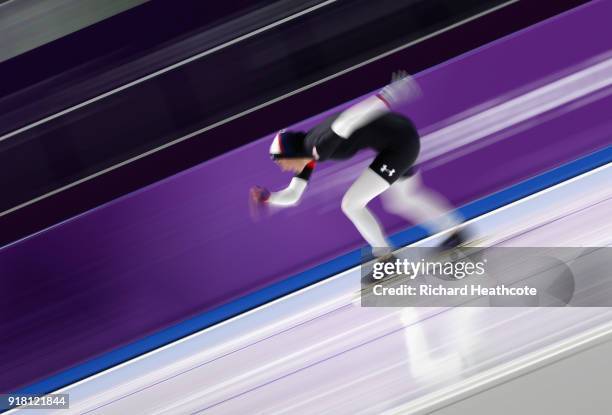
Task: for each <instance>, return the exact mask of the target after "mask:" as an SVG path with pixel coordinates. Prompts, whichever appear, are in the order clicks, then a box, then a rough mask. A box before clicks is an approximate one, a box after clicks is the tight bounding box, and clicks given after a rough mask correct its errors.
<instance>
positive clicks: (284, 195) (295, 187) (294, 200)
mask: <svg viewBox="0 0 612 415" xmlns="http://www.w3.org/2000/svg"><path fill="white" fill-rule="evenodd" d="M307 185H308V182H307V181H306V180H304V179H300V178H299V177H294V178H293V179H291V182H290V183H289V186H287V187H286V188H284V189H283V190H279V191H278V192H272V193H270V197H269V198H268V200H267V202H268V203H269V204H271V205H273V206H282V207H286V206H295V205H297V204H298V202H299V201H300V199H301V198H302V195H303V194H304V191H305V190H306V186H307Z"/></svg>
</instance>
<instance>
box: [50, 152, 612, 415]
mask: <svg viewBox="0 0 612 415" xmlns="http://www.w3.org/2000/svg"><path fill="white" fill-rule="evenodd" d="M611 180H612V164H611V163H609V164H607V165H605V166H602V167H600V168H597V169H595V170H592V171H590V172H588V173H585V174H582V175H580V176H578V177H576V178H574V179H570V180H568V181H565V182H563V183H560V184H558V185H555V186H553V187H551V188H548V189H546V190H543V191H541V192H538V193H536V194H534V195H531V196H529V197H526V198H524V199H521V200H519V201H517V202H515V203H512V204H510V205H507V206H504V207H502V208H499V209H497V210H495V211H492V212H490V213H487V214H485V215H483V216H481V217H478V218H475V219H474V220H472V221H471V225H472V226H473V227H474V229H475V230H476V232H477V233H478V237H479V241H480V242H481V244H482V245H483V246H494V245H503V246H513V245H519V246H609V245H610V244H611V243H612V223H610V221H609V220H607V217H608V214H609V211H610V209H612V188H610V186H609V183H610V181H611ZM595 224H597V226H594V225H595ZM444 236H445V235H444V234H438V235H435V236H433V237H431V238H428V239H426V240H424V241H422V242H420V243H419V244H423V245H434V244H436V243H437V241H439V240H440V239H441V238H443V237H444ZM581 277H584V278H585V279H588V275H584V274H583V275H581ZM359 279H360V272H359V269H358V268H356V269H352V270H349V271H346V272H344V273H342V274H339V275H337V276H335V277H333V278H330V279H328V280H326V281H324V282H322V283H319V284H316V285H314V286H310V287H308V288H306V289H303V290H301V291H299V292H297V293H294V294H292V295H290V296H287V297H285V298H283V299H280V300H278V301H275V302H273V303H270V304H268V305H266V306H264V307H260V308H258V309H256V310H253V311H251V312H249V313H246V314H244V315H242V316H239V317H236V318H234V319H232V320H229V321H227V322H225V323H223V324H220V325H218V326H216V327H213V328H210V329H207V330H204V331H202V332H200V333H198V334H195V335H193V336H191V337H189V338H188V339H184V340H182V341H179V342H177V343H175V344H172V345H170V346H168V347H164V348H163V349H159V350H157V351H154V352H151V353H149V354H147V355H145V356H142V357H140V358H138V359H135V360H133V361H131V362H128V363H126V364H124V365H122V366H120V367H118V368H114V369H112V370H109V371H107V372H104V373H101V374H99V375H96V376H94V377H92V378H90V379H87V380H84V381H82V382H79V383H78V384H75V385H73V386H70V387H67V388H65V389H64V390H63V391H64V392H69V393H70V395H71V399H72V400H73V402H72V404H71V408H70V410H69V411H62V412H61V413H66V414H67V413H70V414H73V413H74V414H76V413H80V414H83V413H100V411H102V412H103V413H104V414H105V415H107V414H110V415H112V414H125V413H131V414H139V413H143V414H144V413H146V414H184V413H207V414H208V413H210V414H216V413H219V414H222V413H260V412H265V413H275V414H276V413H279V414H280V413H300V414H302V413H304V414H310V413H312V414H318V413H322V412H325V411H329V412H333V413H335V414H345V413H346V414H359V413H364V414H365V413H368V414H369V413H382V412H384V411H387V410H392V409H393V408H395V407H398V406H401V405H405V404H408V403H410V402H417V403H418V404H419V405H423V402H429V401H430V400H431V399H432V397H437V396H438V395H439V392H440V391H441V390H446V391H448V388H453V385H456V384H457V382H458V381H463V380H465V381H466V382H467V381H470V382H472V381H474V380H475V379H480V380H481V381H482V379H483V378H482V377H483V376H484V375H487V376H490V373H491V372H490V371H492V370H493V371H494V373H496V376H497V377H499V376H500V371H502V372H503V373H506V372H508V371H515V370H516V369H517V364H519V365H522V366H524V365H525V364H527V363H525V362H532V361H533V360H534V359H536V358H537V359H536V360H538V359H539V360H542V358H544V357H546V356H548V355H550V354H551V353H553V352H552V351H553V350H557V349H556V348H558V347H561V346H563V347H565V348H567V347H570V346H572V345H574V343H575V341H576V339H582V340H581V341H585V338H587V339H588V338H589V337H588V336H587V335H589V330H591V329H596V330H598V328H600V327H603V326H604V325H605V324H608V323H609V322H610V319H611V318H612V311H611V310H610V309H607V308H598V307H583V308H571V309H563V308H540V309H538V308H461V307H459V308H425V309H413V308H406V309H394V308H374V309H372V308H361V307H359V306H355V305H354V304H353V303H352V302H351V299H353V298H354V293H355V292H356V290H358V287H359ZM278 316H285V317H284V319H283V320H280V321H279V320H278ZM322 339H326V340H322ZM329 339H334V340H335V341H329ZM544 352H546V353H544ZM527 358H528V359H527ZM526 359H527V360H526ZM500 368H501V369H500ZM502 369H503V370H502ZM246 374H249V376H247V375H246ZM219 385H223V388H221V387H220V386H219ZM449 396H450V395H449ZM56 413H58V414H60V411H57V412H56ZM410 413H411V412H410Z"/></svg>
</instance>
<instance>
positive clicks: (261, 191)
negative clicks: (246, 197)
mask: <svg viewBox="0 0 612 415" xmlns="http://www.w3.org/2000/svg"><path fill="white" fill-rule="evenodd" d="M250 194H251V200H252V201H253V202H255V203H265V202H267V201H268V199H269V198H270V191H269V190H268V189H266V188H265V187H261V186H253V187H252V188H251V192H250Z"/></svg>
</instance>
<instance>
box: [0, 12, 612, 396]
mask: <svg viewBox="0 0 612 415" xmlns="http://www.w3.org/2000/svg"><path fill="white" fill-rule="evenodd" d="M609 16H612V2H610V1H600V2H594V3H591V4H589V5H587V6H585V7H581V8H580V9H578V10H576V11H573V12H570V13H567V14H565V15H563V16H560V17H556V18H553V19H551V20H549V21H547V22H544V23H543V24H539V25H537V26H535V27H533V28H531V29H528V30H525V31H522V32H519V33H518V34H514V35H512V36H509V37H508V38H505V39H503V40H501V41H498V42H494V43H493V44H491V45H489V46H486V47H483V48H480V49H478V50H476V51H474V52H471V53H469V54H467V55H464V56H462V57H460V58H458V59H454V60H452V61H450V62H448V63H445V64H443V65H440V66H438V67H436V68H433V69H432V70H428V71H426V72H424V73H422V74H420V75H419V81H420V84H421V85H422V87H423V91H424V97H423V98H422V99H421V100H419V101H418V102H416V103H414V104H413V105H410V106H409V107H407V108H405V111H406V114H409V115H410V117H411V118H413V120H414V121H415V123H416V125H417V126H418V127H419V129H420V130H421V131H422V132H426V131H429V130H431V129H432V128H433V126H434V125H438V126H439V125H443V124H444V123H445V120H447V119H448V118H449V117H452V116H454V115H457V114H459V113H462V112H464V111H466V110H469V109H470V108H473V107H475V106H477V105H481V104H483V103H486V102H488V101H491V100H496V99H499V98H500V97H503V98H504V99H507V98H509V97H512V96H516V95H517V94H520V93H522V92H525V91H526V90H529V89H532V88H533V87H535V86H537V85H540V84H542V83H543V82H544V81H546V82H548V81H549V80H550V79H551V77H552V79H554V78H555V77H558V76H560V75H561V74H562V73H563V71H564V70H566V69H567V68H570V67H576V66H577V65H580V64H582V63H583V62H584V61H585V60H587V59H589V58H591V57H593V56H596V55H599V54H601V53H603V52H606V51H607V50H609V49H610V46H611V42H612V41H611V40H610V39H612V29H611V28H610V24H609ZM585 28H588V30H585ZM611 107H612V99H611V98H609V97H604V98H601V99H599V100H595V101H593V102H591V103H588V104H585V105H584V106H582V107H579V108H577V109H575V110H574V111H572V112H569V113H564V112H563V109H559V110H557V111H558V114H557V115H558V116H557V117H550V119H547V120H546V121H544V120H542V122H541V123H539V124H537V125H534V126H531V127H530V128H527V129H526V130H525V131H522V132H520V133H518V134H516V135H514V136H512V137H511V138H510V139H508V140H503V141H499V142H497V143H496V144H494V145H491V146H489V147H485V148H483V149H480V150H478V151H474V152H471V153H469V154H467V155H465V156H463V157H460V158H458V159H456V160H453V161H451V162H449V163H446V164H443V165H439V166H436V167H431V165H428V164H425V165H424V166H423V172H424V178H425V181H426V182H427V183H428V184H429V185H431V186H432V187H434V188H436V189H438V190H439V191H441V192H443V193H444V194H445V195H447V196H448V197H449V198H450V199H451V200H452V201H453V202H454V203H457V204H462V203H465V202H467V201H470V200H473V199H475V198H478V197H480V196H483V195H486V194H488V193H491V192H492V191H495V190H497V189H500V188H503V187H506V186H508V185H510V184H512V183H515V182H517V181H520V180H522V179H524V178H526V177H529V176H532V175H534V174H536V173H538V172H541V171H543V170H546V169H549V168H552V167H554V166H557V165H559V164H561V163H563V162H566V161H569V160H571V159H575V158H577V157H579V156H580V155H583V154H585V153H588V152H591V151H593V150H594V149H597V148H600V147H602V146H604V145H607V144H609V143H610V142H611V140H610V131H611V129H612V128H610V116H609V114H610V112H609V109H610V108H611ZM342 108H343V107H342ZM338 109H341V108H337V109H335V110H338ZM320 118H321V116H318V117H315V118H313V119H311V120H308V121H306V122H304V123H302V124H301V125H299V127H302V128H307V127H309V126H311V125H313V124H314V123H315V122H318V121H319V120H320ZM280 127H283V126H279V128H280ZM269 139H270V137H265V138H263V139H262V140H259V141H257V142H255V143H252V144H250V145H247V146H245V147H242V148H240V149H237V150H235V151H232V152H230V153H228V154H225V155H223V156H221V157H218V158H216V159H213V160H211V161H209V162H206V163H204V164H202V165H199V166H197V167H195V168H192V169H190V170H187V171H185V172H183V173H181V174H178V175H176V176H173V177H171V178H169V179H167V180H164V181H161V182H159V183H156V184H154V185H152V186H149V187H147V188H144V189H141V190H139V191H137V192H134V193H132V194H130V195H128V196H126V197H122V198H120V199H117V200H115V201H113V202H111V203H109V204H106V205H104V206H101V207H100V208H97V209H94V210H92V211H90V212H87V213H85V214H83V215H80V216H78V217H76V218H73V219H71V220H69V221H67V222H64V223H62V224H59V225H57V226H54V227H52V228H50V229H48V230H46V231H43V232H41V233H39V234H36V235H33V236H32V237H29V238H27V239H25V240H22V241H19V242H17V243H15V244H12V245H9V246H7V247H5V248H3V249H2V250H0V270H1V271H0V272H1V273H2V275H1V279H0V280H1V281H2V284H3V287H2V288H3V289H2V292H3V298H2V301H1V303H0V315H1V316H3V318H2V320H1V321H0V327H1V334H2V339H3V341H2V344H1V345H0V356H2V361H1V362H0V373H1V375H0V391H9V390H12V389H15V388H16V387H18V386H20V385H23V384H25V383H26V382H27V383H29V382H32V381H34V380H36V379H38V378H41V377H44V376H48V375H50V374H52V373H55V372H57V371H59V370H61V369H64V368H66V367H69V366H72V365H74V364H77V363H79V362H82V361H84V360H87V359H89V358H91V357H93V356H96V355H99V354H101V353H104V352H106V351H108V350H111V349H113V348H115V347H118V346H120V345H123V344H126V343H128V342H130V341H133V340H135V339H138V338H141V337H143V336H145V335H146V334H149V333H151V332H154V331H156V330H159V329H161V328H164V327H167V326H168V325H171V324H173V323H176V322H178V321H181V320H184V319H186V318H188V317H190V316H193V315H194V314H198V313H201V312H203V311H206V310H210V309H212V308H214V307H215V306H218V305H220V304H223V303H225V302H228V301H230V300H232V299H235V298H237V297H240V296H242V295H245V294H246V293H249V292H252V291H254V290H257V289H258V288H261V287H264V286H266V285H269V284H271V283H273V282H275V281H278V280H280V279H283V278H285V277H287V276H288V275H291V274H295V273H297V272H299V271H301V270H304V269H307V268H309V267H311V266H313V265H315V264H317V263H320V262H322V261H325V260H326V259H330V258H333V257H336V256H337V255H339V254H341V253H343V252H346V251H347V250H349V249H353V248H355V247H358V246H361V245H363V242H362V240H361V239H360V236H359V235H358V234H357V232H356V231H355V230H354V228H353V227H352V225H351V224H350V222H349V221H348V220H347V219H346V218H345V217H344V216H343V215H342V212H341V211H340V209H339V205H340V198H341V197H342V194H343V192H344V191H345V190H346V187H347V186H348V183H349V182H350V179H351V177H346V174H338V173H337V172H336V169H338V168H340V167H341V168H342V169H344V170H345V171H346V170H348V169H347V168H348V167H349V166H351V165H354V163H355V160H352V161H348V162H342V163H326V164H324V165H321V166H320V167H319V168H318V169H317V171H315V173H314V175H313V179H312V185H311V189H309V191H308V192H307V193H306V196H305V199H304V201H303V203H302V204H301V205H300V206H299V207H297V208H294V209H288V210H283V211H277V212H273V214H271V215H269V216H265V217H262V218H261V219H260V220H258V221H253V219H252V218H251V216H250V214H249V209H248V204H247V191H248V189H249V187H250V186H252V185H253V184H262V185H267V186H270V187H271V188H273V189H276V188H280V187H282V186H284V185H286V183H287V181H288V180H289V176H287V175H283V174H281V173H279V172H278V170H277V168H276V167H275V166H274V165H273V164H272V163H271V162H270V160H269V158H268V157H267V148H268V145H269ZM489 139H491V140H494V139H495V137H490V138H489ZM317 189H319V190H317ZM375 210H376V212H377V213H378V214H379V215H380V217H381V219H382V221H383V223H384V225H385V227H386V229H387V231H389V232H393V231H397V230H399V229H401V228H404V227H405V226H406V224H405V223H404V222H402V221H401V220H400V219H397V218H395V217H392V216H389V215H387V214H384V213H383V212H381V211H380V209H379V208H378V206H377V205H375ZM33 303H36V304H38V305H39V308H38V309H36V310H32V309H31V306H30V305H31V304H33Z"/></svg>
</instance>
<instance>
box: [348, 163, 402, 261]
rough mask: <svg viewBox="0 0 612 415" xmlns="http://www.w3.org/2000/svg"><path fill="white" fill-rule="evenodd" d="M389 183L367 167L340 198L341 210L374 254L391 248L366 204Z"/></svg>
mask: <svg viewBox="0 0 612 415" xmlns="http://www.w3.org/2000/svg"><path fill="white" fill-rule="evenodd" d="M389 186H390V185H389V183H388V182H387V181H386V180H384V179H383V178H381V177H380V176H379V175H378V174H376V173H375V172H374V171H372V169H370V168H367V169H366V170H365V171H364V172H363V173H362V174H361V176H359V178H358V179H357V180H356V181H355V183H353V184H352V185H351V187H350V188H349V190H348V191H347V192H346V194H345V195H344V198H343V199H342V211H343V212H344V213H345V214H346V216H348V218H349V219H350V220H351V222H353V224H354V225H355V227H356V228H357V230H358V231H359V233H360V234H361V236H363V238H364V239H365V240H366V241H367V242H368V243H369V244H370V245H371V246H372V248H373V250H372V253H373V254H374V255H375V256H383V255H387V254H388V253H390V252H391V248H390V246H389V243H388V242H387V239H386V238H385V235H384V234H383V231H382V228H381V227H380V224H379V223H378V221H377V220H376V218H375V217H374V215H372V213H371V212H370V210H369V209H368V208H367V204H368V203H369V202H370V201H371V200H372V199H374V198H375V197H376V196H378V195H380V194H381V193H383V192H384V191H385V190H387V189H388V188H389Z"/></svg>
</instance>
